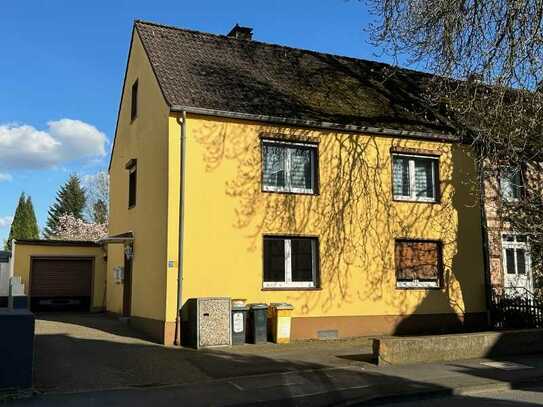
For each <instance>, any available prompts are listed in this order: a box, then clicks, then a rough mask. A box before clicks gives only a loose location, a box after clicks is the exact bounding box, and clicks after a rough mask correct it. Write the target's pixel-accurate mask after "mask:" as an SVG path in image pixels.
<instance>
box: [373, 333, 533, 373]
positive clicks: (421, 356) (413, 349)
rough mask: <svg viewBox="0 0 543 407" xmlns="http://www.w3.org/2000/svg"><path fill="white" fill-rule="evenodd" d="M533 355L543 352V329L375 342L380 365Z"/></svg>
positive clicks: (417, 337)
mask: <svg viewBox="0 0 543 407" xmlns="http://www.w3.org/2000/svg"><path fill="white" fill-rule="evenodd" d="M530 353H543V329H524V330H517V331H503V332H477V333H468V334H455V335H429V336H415V337H394V338H379V339H374V340H373V355H374V357H375V359H376V360H377V361H378V363H379V364H380V365H382V364H384V365H387V364H408V363H426V362H441V361H447V360H458V359H473V358H484V357H492V356H507V355H520V354H530Z"/></svg>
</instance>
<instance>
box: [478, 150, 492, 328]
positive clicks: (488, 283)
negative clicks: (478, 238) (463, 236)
mask: <svg viewBox="0 0 543 407" xmlns="http://www.w3.org/2000/svg"><path fill="white" fill-rule="evenodd" d="M477 166H478V173H479V205H480V209H481V234H482V240H483V266H484V275H485V299H486V309H487V323H488V325H489V326H490V325H491V324H492V317H491V315H490V313H491V311H492V277H491V275H490V252H489V250H490V246H489V242H488V225H487V216H486V206H485V203H486V190H485V170H484V164H483V163H482V162H481V160H478V165H477Z"/></svg>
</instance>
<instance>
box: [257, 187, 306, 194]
mask: <svg viewBox="0 0 543 407" xmlns="http://www.w3.org/2000/svg"><path fill="white" fill-rule="evenodd" d="M262 190H263V191H264V192H283V193H290V194H304V195H314V194H315V191H313V190H312V189H304V188H283V187H273V186H266V185H265V186H264V188H262Z"/></svg>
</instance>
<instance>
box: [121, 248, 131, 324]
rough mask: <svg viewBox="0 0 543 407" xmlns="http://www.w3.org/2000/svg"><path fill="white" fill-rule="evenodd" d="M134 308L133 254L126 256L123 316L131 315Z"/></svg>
mask: <svg viewBox="0 0 543 407" xmlns="http://www.w3.org/2000/svg"><path fill="white" fill-rule="evenodd" d="M131 308H132V256H126V255H125V256H124V278H123V317H130V314H131Z"/></svg>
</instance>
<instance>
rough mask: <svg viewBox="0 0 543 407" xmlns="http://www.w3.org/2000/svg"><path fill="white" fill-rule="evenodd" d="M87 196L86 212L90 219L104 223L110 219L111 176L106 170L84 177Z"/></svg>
mask: <svg viewBox="0 0 543 407" xmlns="http://www.w3.org/2000/svg"><path fill="white" fill-rule="evenodd" d="M83 183H84V185H85V191H86V196H87V205H86V207H85V214H86V217H87V218H88V220H89V221H91V222H93V223H97V224H104V223H107V221H108V218H109V216H108V205H109V176H108V174H107V172H105V171H99V172H97V173H96V174H94V175H88V176H85V177H83Z"/></svg>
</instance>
